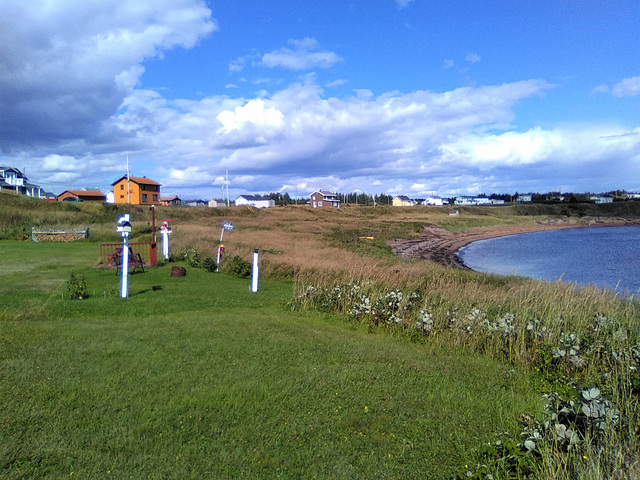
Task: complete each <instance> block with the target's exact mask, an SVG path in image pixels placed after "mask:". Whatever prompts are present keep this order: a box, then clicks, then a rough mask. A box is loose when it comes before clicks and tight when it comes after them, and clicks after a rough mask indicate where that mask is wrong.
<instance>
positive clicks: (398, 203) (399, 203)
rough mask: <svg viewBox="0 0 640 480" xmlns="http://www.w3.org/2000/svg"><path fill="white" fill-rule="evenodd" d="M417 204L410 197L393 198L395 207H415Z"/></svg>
mask: <svg viewBox="0 0 640 480" xmlns="http://www.w3.org/2000/svg"><path fill="white" fill-rule="evenodd" d="M416 204H417V203H416V202H415V200H411V199H410V198H409V197H407V196H405V195H398V196H396V197H393V206H394V207H413V206H414V205H416Z"/></svg>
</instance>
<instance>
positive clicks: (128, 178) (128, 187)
mask: <svg viewBox="0 0 640 480" xmlns="http://www.w3.org/2000/svg"><path fill="white" fill-rule="evenodd" d="M127 195H128V198H129V202H128V203H129V204H131V177H130V176H129V155H127Z"/></svg>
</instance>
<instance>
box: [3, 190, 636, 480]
mask: <svg viewBox="0 0 640 480" xmlns="http://www.w3.org/2000/svg"><path fill="white" fill-rule="evenodd" d="M461 211H462V214H461V215H460V216H459V217H455V218H454V217H449V215H448V213H447V212H448V209H447V208H438V207H425V208H423V207H413V208H407V209H404V208H401V209H397V208H396V209H394V208H390V207H345V208H342V209H340V210H339V211H315V210H313V209H311V208H308V207H304V206H291V207H284V208H274V209H269V210H265V211H258V210H255V209H251V208H230V209H226V208H225V209H209V208H203V209H202V208H180V207H177V208H162V207H158V208H157V209H156V220H157V221H159V220H160V219H162V218H173V219H174V220H175V222H174V223H173V224H172V226H173V234H172V256H173V260H175V261H177V262H178V263H179V262H180V261H182V260H183V259H184V258H185V254H189V255H190V256H191V260H193V259H194V258H195V255H196V254H197V255H198V256H199V257H200V259H206V257H208V256H214V252H215V249H216V247H217V245H218V241H219V236H220V228H221V225H222V222H223V220H225V221H230V222H232V223H234V225H235V229H234V230H233V231H230V232H227V233H225V237H224V243H225V245H226V247H227V248H226V252H225V258H226V259H227V261H228V260H229V259H231V258H232V257H234V256H236V255H237V256H239V257H241V259H242V258H243V259H245V260H248V259H250V258H251V254H252V252H253V249H254V248H258V249H260V252H261V272H262V274H263V279H262V284H261V291H260V292H258V293H257V294H251V293H250V292H249V285H248V281H247V280H242V279H238V278H236V277H233V276H230V275H228V274H227V273H221V274H212V273H208V272H206V271H205V270H204V269H201V268H192V266H191V265H190V264H189V263H182V264H184V265H187V268H188V271H189V273H188V275H187V277H186V278H183V279H174V278H171V277H170V275H169V266H170V265H172V264H174V263H173V262H172V263H170V264H167V265H165V266H161V267H158V268H154V269H149V271H147V272H146V273H144V274H136V275H133V276H131V279H130V282H131V283H130V286H131V289H130V294H131V296H130V298H129V299H127V300H124V301H123V300H122V299H120V298H118V291H119V283H118V277H117V276H116V275H115V272H113V271H110V270H105V269H101V268H95V266H96V264H97V263H98V242H113V241H118V236H117V234H116V233H115V231H114V230H115V228H114V227H115V219H117V218H118V217H119V216H120V215H122V213H125V212H126V213H131V215H132V223H133V234H132V235H133V240H134V241H148V240H150V237H151V232H152V228H151V215H150V211H149V209H148V208H143V207H139V206H122V205H120V206H117V205H104V204H89V203H88V202H87V203H79V204H74V205H64V204H60V205H59V204H54V203H50V202H41V201H39V200H37V199H29V198H24V197H21V196H16V195H7V194H4V193H3V192H0V239H2V240H0V381H2V389H1V390H0V422H1V423H0V427H1V428H0V477H7V478H63V477H64V478H67V477H69V476H71V475H72V474H73V475H77V476H84V477H86V478H105V477H108V476H109V475H111V476H112V477H114V478H147V477H148V478H274V477H278V476H280V477H281V478H399V477H402V478H449V477H450V476H451V475H454V476H455V478H456V479H460V478H467V477H468V476H471V477H472V478H489V477H487V476H486V475H487V474H488V473H491V474H492V475H493V477H494V478H496V479H497V478H529V479H536V480H537V479H546V480H551V479H553V480H556V479H562V480H569V479H571V480H573V479H578V478H579V479H594V480H595V479H601V478H610V479H612V480H622V479H624V480H627V479H629V480H631V479H635V478H640V453H638V452H640V435H639V432H640V321H639V319H640V303H639V302H638V299H637V297H624V296H621V295H619V294H618V293H615V292H609V291H605V290H600V289H597V288H591V287H585V288H583V287H579V286H577V285H572V284H566V283H562V282H554V283H548V282H537V281H534V280H525V279H521V278H504V277H497V276H493V275H481V274H478V273H475V272H471V271H468V270H464V269H453V268H446V267H443V266H441V265H437V264H435V263H431V262H428V261H407V260H403V259H400V258H396V257H394V256H393V255H392V253H391V251H390V249H389V247H388V245H387V241H389V240H391V239H394V238H413V237H416V236H418V235H419V232H420V231H421V229H422V227H423V226H430V225H437V226H441V227H443V228H447V229H449V230H452V231H465V230H467V229H470V228H473V227H477V226H494V225H504V224H525V223H532V222H537V221H545V222H546V221H547V220H551V221H556V220H559V221H566V220H567V217H570V221H571V222H572V223H581V222H590V221H591V220H593V219H594V218H596V219H606V218H639V217H640V202H618V203H614V204H609V205H593V204H567V205H522V206H505V207H486V208H485V207H468V208H462V209H461ZM156 225H157V223H156ZM33 226H37V227H41V228H42V227H44V228H47V227H52V228H56V229H57V228H69V227H75V228H86V227H89V228H90V232H91V233H90V241H84V242H79V243H74V244H71V245H61V244H46V243H41V244H32V243H31V242H19V241H16V239H24V238H28V233H29V232H30V229H31V227H33ZM363 236H366V237H374V238H373V240H370V239H366V240H363V239H361V238H360V237H363ZM240 261H242V260H240ZM226 265H229V264H225V263H223V266H222V267H223V271H224V270H225V268H227V267H226ZM72 273H73V274H78V275H81V278H82V279H83V280H84V281H85V282H86V286H87V290H88V293H89V298H88V299H86V300H81V301H78V300H70V299H69V298H67V297H68V296H67V283H68V282H69V281H70V277H71V275H72ZM310 292H311V293H310ZM412 298H413V299H414V300H411V299H412ZM416 299H417V300H416ZM320 312H322V313H320ZM354 312H355V313H354ZM523 414H531V415H524V416H523ZM180 422H182V423H180ZM502 431H507V432H509V433H510V434H511V436H510V437H505V436H503V435H499V432H502Z"/></svg>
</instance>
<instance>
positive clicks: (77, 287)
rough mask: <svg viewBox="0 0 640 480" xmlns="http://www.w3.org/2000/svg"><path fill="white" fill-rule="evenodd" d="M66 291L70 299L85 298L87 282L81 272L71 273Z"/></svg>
mask: <svg viewBox="0 0 640 480" xmlns="http://www.w3.org/2000/svg"><path fill="white" fill-rule="evenodd" d="M67 291H68V292H69V298H71V299H72V300H83V299H85V298H87V296H88V294H87V284H86V282H85V280H84V277H83V276H82V274H76V273H73V272H72V273H71V276H70V277H69V281H68V282H67Z"/></svg>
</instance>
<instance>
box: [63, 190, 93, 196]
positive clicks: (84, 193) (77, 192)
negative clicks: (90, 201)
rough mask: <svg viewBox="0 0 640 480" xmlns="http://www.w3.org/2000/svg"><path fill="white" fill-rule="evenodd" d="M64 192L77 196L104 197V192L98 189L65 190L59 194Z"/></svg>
mask: <svg viewBox="0 0 640 480" xmlns="http://www.w3.org/2000/svg"><path fill="white" fill-rule="evenodd" d="M65 193H71V194H73V195H75V196H77V197H104V193H102V192H99V191H98V190H65V191H64V192H62V193H61V194H60V195H64V194H65ZM60 195H58V196H60Z"/></svg>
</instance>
